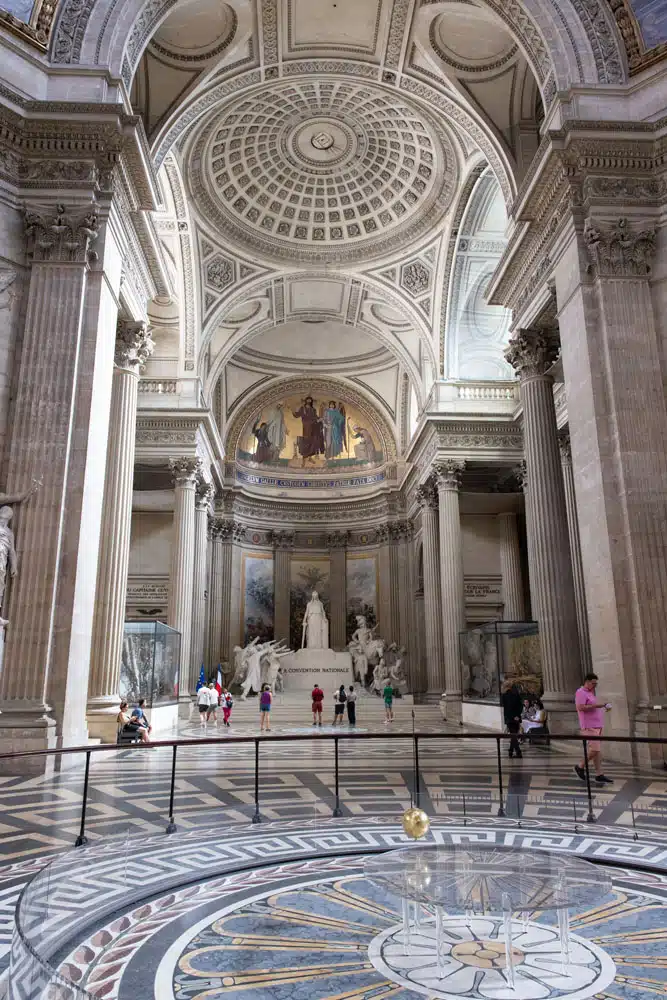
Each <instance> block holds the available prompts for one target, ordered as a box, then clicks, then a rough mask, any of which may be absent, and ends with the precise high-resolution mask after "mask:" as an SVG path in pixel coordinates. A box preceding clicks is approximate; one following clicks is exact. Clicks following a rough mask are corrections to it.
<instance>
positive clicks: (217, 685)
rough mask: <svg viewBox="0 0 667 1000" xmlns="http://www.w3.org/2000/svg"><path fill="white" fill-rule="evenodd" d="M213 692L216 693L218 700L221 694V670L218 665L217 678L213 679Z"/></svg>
mask: <svg viewBox="0 0 667 1000" xmlns="http://www.w3.org/2000/svg"><path fill="white" fill-rule="evenodd" d="M215 690H216V691H217V692H218V699H219V698H220V695H221V694H222V670H221V669H220V664H218V676H217V677H216V679H215Z"/></svg>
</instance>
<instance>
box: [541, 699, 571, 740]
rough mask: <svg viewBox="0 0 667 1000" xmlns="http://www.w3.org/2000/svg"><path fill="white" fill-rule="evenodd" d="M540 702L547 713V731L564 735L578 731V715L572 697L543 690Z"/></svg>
mask: <svg viewBox="0 0 667 1000" xmlns="http://www.w3.org/2000/svg"><path fill="white" fill-rule="evenodd" d="M542 704H543V705H544V707H545V709H546V711H547V714H548V723H549V731H550V732H552V733H555V734H558V733H560V734H562V735H566V734H568V733H578V732H579V717H578V715H577V710H576V709H575V707H574V699H573V697H572V698H568V697H567V696H566V695H563V694H558V693H554V692H551V691H545V692H544V694H543V695H542Z"/></svg>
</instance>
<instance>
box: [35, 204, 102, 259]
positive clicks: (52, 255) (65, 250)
mask: <svg viewBox="0 0 667 1000" xmlns="http://www.w3.org/2000/svg"><path fill="white" fill-rule="evenodd" d="M25 231H26V236H27V238H28V252H29V253H30V254H31V256H32V258H33V260H35V261H49V262H54V263H55V262H63V261H65V262H67V263H78V264H86V263H92V262H93V261H95V260H97V253H96V252H95V251H94V250H93V249H92V244H93V243H94V242H95V240H96V239H97V237H98V236H99V218H98V215H97V211H96V209H95V208H94V207H93V206H92V205H91V206H90V208H88V209H86V210H85V211H84V212H83V213H80V214H78V215H77V214H73V213H69V212H67V211H66V209H65V206H64V205H57V206H56V210H55V212H54V213H53V214H50V213H49V212H48V209H46V210H45V211H44V212H34V211H27V212H26V216H25Z"/></svg>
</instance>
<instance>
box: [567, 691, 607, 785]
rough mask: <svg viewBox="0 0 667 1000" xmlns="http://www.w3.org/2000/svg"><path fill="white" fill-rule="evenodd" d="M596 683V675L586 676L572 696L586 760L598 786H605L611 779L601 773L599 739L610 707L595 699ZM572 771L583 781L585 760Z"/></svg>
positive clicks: (584, 777) (584, 778) (600, 745)
mask: <svg viewBox="0 0 667 1000" xmlns="http://www.w3.org/2000/svg"><path fill="white" fill-rule="evenodd" d="M597 683H598V678H597V674H586V676H585V678H584V683H583V684H582V686H581V687H580V688H579V689H578V691H577V693H576V695H575V696H574V703H575V705H576V706H577V714H578V716H579V731H580V733H581V735H582V736H585V737H586V738H587V740H588V743H587V747H588V760H589V762H590V763H592V764H593V767H594V768H595V780H596V782H597V783H598V785H607V784H610V783H611V781H612V779H611V778H608V777H607V776H606V775H605V774H603V773H602V757H601V754H602V744H601V743H600V739H599V737H600V736H602V729H603V727H604V716H605V712H608V711H609V710H610V709H611V705H610V704H609V703H608V702H604V701H598V699H597V698H596V697H595V689H596V687H597ZM574 769H575V771H576V772H577V774H578V775H579V777H580V778H581V780H582V781H585V780H586V760H585V758H584V759H582V761H581V764H575V766H574Z"/></svg>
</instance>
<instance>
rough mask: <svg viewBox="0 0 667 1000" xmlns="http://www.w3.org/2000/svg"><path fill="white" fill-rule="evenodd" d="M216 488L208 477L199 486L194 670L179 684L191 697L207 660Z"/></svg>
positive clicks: (182, 695)
mask: <svg viewBox="0 0 667 1000" xmlns="http://www.w3.org/2000/svg"><path fill="white" fill-rule="evenodd" d="M214 493H215V488H214V487H213V486H212V485H211V483H207V482H206V480H204V479H199V480H197V483H196V486H195V545H194V554H193V567H192V574H193V575H192V633H191V638H190V670H189V673H188V675H187V676H185V677H184V678H183V680H182V681H181V682H180V683H179V697H180V698H183V699H184V698H187V697H189V695H190V694H192V693H193V692H194V691H195V690H196V688H197V680H198V678H199V671H200V669H201V665H202V663H203V662H204V627H205V625H206V551H207V548H208V519H209V515H210V513H211V503H212V501H213V495H214Z"/></svg>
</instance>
